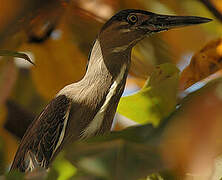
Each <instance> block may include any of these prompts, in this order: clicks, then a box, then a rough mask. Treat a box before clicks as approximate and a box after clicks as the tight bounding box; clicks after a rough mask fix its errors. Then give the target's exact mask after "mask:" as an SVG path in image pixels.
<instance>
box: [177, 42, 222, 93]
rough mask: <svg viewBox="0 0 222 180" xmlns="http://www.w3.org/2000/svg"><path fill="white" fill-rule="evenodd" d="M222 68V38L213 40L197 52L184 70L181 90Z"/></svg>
mask: <svg viewBox="0 0 222 180" xmlns="http://www.w3.org/2000/svg"><path fill="white" fill-rule="evenodd" d="M221 68H222V38H220V39H216V40H213V41H211V42H209V43H208V44H207V45H206V46H204V47H203V48H202V49H201V50H200V51H199V52H197V53H196V54H195V55H194V56H193V57H192V59H191V62H190V64H189V65H188V66H187V67H186V68H185V69H184V70H183V72H182V74H181V78H180V89H186V88H188V87H190V86H191V85H193V84H194V83H196V82H198V81H200V80H202V79H204V78H206V77H207V76H209V75H211V74H213V73H215V72H216V71H218V70H220V69H221Z"/></svg>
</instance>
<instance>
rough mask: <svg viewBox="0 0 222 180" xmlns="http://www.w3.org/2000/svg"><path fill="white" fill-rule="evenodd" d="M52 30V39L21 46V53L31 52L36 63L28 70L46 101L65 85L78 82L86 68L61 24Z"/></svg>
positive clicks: (66, 30) (84, 58) (82, 58)
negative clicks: (53, 35)
mask: <svg viewBox="0 0 222 180" xmlns="http://www.w3.org/2000/svg"><path fill="white" fill-rule="evenodd" d="M56 31H57V33H58V34H57V35H58V37H55V38H54V39H53V38H52V37H50V38H49V39H48V40H47V41H45V42H44V43H42V44H40V45H39V44H24V45H23V46H22V47H21V49H22V50H23V51H31V52H32V53H33V55H34V61H35V64H36V67H33V68H32V76H33V81H34V83H35V84H36V88H37V90H38V92H39V93H40V94H41V95H42V96H43V97H45V98H47V99H50V98H52V97H53V96H54V95H55V94H56V93H57V92H58V91H59V90H60V89H61V88H63V87H64V86H65V85H67V84H70V83H72V82H74V81H78V80H79V79H81V77H82V76H83V74H84V71H85V66H86V57H85V56H83V55H82V53H81V52H80V51H79V49H78V48H77V47H76V46H75V44H74V42H73V41H72V36H71V32H70V31H69V29H68V28H67V26H66V25H65V23H64V24H60V25H59V26H58V28H57V29H56ZM21 49H20V50H21Z"/></svg>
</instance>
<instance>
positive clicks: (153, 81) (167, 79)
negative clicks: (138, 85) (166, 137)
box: [117, 63, 179, 125]
mask: <svg viewBox="0 0 222 180" xmlns="http://www.w3.org/2000/svg"><path fill="white" fill-rule="evenodd" d="M178 79H179V70H178V69H177V68H176V66H175V65H173V64H169V63H166V64H162V65H159V66H157V67H156V68H155V70H154V72H153V73H152V75H151V77H150V79H149V80H148V81H147V83H146V85H145V86H144V87H143V88H142V89H141V90H140V91H139V92H138V93H136V94H134V95H131V96H127V97H122V98H121V99H120V103H119V105H118V108H117V112H118V113H120V114H122V115H123V116H126V117H128V118H130V119H131V120H133V121H135V122H138V123H140V124H145V123H153V124H154V125H158V123H159V121H160V120H161V119H162V118H164V117H167V116H168V115H169V114H170V113H171V112H172V111H173V110H174V109H175V106H176V98H177V97H176V96H177V87H178Z"/></svg>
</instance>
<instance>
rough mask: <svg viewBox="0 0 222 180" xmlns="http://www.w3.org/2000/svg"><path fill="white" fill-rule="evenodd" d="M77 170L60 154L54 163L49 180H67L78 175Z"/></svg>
mask: <svg viewBox="0 0 222 180" xmlns="http://www.w3.org/2000/svg"><path fill="white" fill-rule="evenodd" d="M76 171H77V169H76V168H75V167H74V166H73V165H72V164H71V163H70V162H69V161H67V160H66V159H65V158H64V154H63V153H60V154H59V156H58V157H57V158H56V160H55V161H54V162H53V165H52V169H51V170H50V172H49V176H48V178H47V179H57V180H67V179H70V178H71V177H72V176H73V175H75V174H76Z"/></svg>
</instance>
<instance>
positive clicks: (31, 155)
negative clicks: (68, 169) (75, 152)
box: [11, 95, 71, 171]
mask: <svg viewBox="0 0 222 180" xmlns="http://www.w3.org/2000/svg"><path fill="white" fill-rule="evenodd" d="M70 108H71V100H70V99H68V98H67V97H66V96H65V95H60V96H58V97H56V98H54V99H53V100H52V101H51V102H50V103H49V104H48V105H47V106H46V108H45V109H44V110H43V111H42V113H41V114H40V115H39V116H38V117H37V118H36V119H35V120H34V121H33V123H32V124H31V125H30V127H29V128H28V130H27V131H26V133H25V135H24V137H23V139H22V141H21V144H20V146H19V148H18V151H17V153H16V156H15V159H14V162H13V164H12V167H11V169H19V170H20V171H30V170H32V169H33V168H36V167H35V166H37V167H38V166H40V167H44V168H47V167H48V165H49V163H50V160H51V158H52V157H53V154H54V152H55V149H56V148H57V147H58V146H59V145H60V144H61V141H62V138H63V137H60V136H61V134H62V131H65V127H64V125H65V121H67V120H68V118H69V117H68V116H67V114H68V113H69V111H70ZM58 143H60V144H58ZM33 162H34V163H33Z"/></svg>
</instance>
